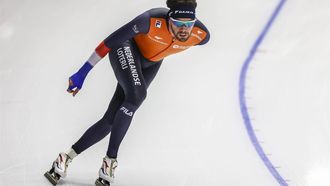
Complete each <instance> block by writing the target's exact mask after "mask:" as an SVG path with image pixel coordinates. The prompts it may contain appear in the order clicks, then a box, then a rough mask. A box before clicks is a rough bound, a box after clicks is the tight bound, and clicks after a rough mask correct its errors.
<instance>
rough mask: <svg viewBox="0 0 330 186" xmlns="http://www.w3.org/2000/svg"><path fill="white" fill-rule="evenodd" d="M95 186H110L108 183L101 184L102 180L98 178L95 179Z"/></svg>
mask: <svg viewBox="0 0 330 186" xmlns="http://www.w3.org/2000/svg"><path fill="white" fill-rule="evenodd" d="M95 186H110V183H103V182H102V179H101V178H99V179H96V181H95Z"/></svg>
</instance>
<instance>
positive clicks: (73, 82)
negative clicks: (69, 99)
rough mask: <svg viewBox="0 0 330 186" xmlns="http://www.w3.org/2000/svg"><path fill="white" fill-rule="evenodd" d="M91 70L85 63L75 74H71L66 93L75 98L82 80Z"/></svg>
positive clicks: (89, 65) (87, 63)
mask: <svg viewBox="0 0 330 186" xmlns="http://www.w3.org/2000/svg"><path fill="white" fill-rule="evenodd" d="M92 68H93V66H92V65H91V64H90V63H89V62H86V63H85V64H84V65H83V66H82V67H81V68H80V69H79V71H78V72H77V73H75V74H73V75H72V76H71V77H70V78H69V87H68V89H67V91H68V92H69V93H70V94H71V93H72V95H73V96H75V95H76V94H77V93H78V92H79V90H80V89H81V87H82V85H83V83H84V80H85V78H86V76H87V74H88V72H89V71H90V70H91V69H92Z"/></svg>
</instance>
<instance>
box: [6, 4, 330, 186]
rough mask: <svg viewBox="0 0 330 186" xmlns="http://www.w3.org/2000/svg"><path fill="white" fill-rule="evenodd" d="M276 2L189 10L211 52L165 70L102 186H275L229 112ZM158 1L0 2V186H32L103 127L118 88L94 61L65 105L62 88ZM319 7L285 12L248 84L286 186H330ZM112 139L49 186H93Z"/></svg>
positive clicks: (234, 110) (291, 7)
mask: <svg viewBox="0 0 330 186" xmlns="http://www.w3.org/2000/svg"><path fill="white" fill-rule="evenodd" d="M279 3H280V1H279V0H267V1H264V0H245V1H241V0H231V1H213V0H203V1H201V0H200V1H198V8H197V17H198V18H199V19H200V20H201V21H202V22H203V23H204V24H205V25H206V26H207V28H208V29H209V30H210V33H211V40H210V42H209V43H208V44H207V45H205V46H199V47H194V48H191V49H189V50H187V51H186V52H183V53H179V54H177V55H173V56H170V57H168V58H166V59H165V61H164V63H163V65H162V67H161V69H160V71H159V73H158V75H157V76H156V78H155V80H154V81H153V83H152V85H151V86H150V88H149V90H148V97H147V99H146V100H145V102H144V103H143V105H142V106H141V107H140V109H139V110H138V111H137V113H136V115H135V117H134V119H133V122H132V124H131V127H130V129H129V131H128V133H127V135H126V137H125V139H124V141H123V143H122V145H121V147H120V151H119V157H118V162H119V167H118V168H117V172H116V182H115V183H114V184H112V185H113V186H201V185H203V186H204V185H205V186H219V185H221V186H277V185H280V184H279V183H278V182H277V180H276V179H275V178H274V177H273V175H272V174H271V173H270V171H268V169H267V168H266V166H265V164H264V162H263V160H262V159H260V157H259V156H258V154H257V153H256V151H255V149H254V147H253V144H252V143H251V141H250V139H249V135H248V133H247V130H246V128H245V124H244V120H243V118H242V114H241V111H240V102H239V78H240V73H241V69H242V66H243V64H244V61H245V59H246V58H247V56H249V54H250V50H251V48H252V47H253V45H254V43H255V42H256V39H257V38H258V36H260V34H261V33H262V30H263V28H264V27H265V25H266V24H267V22H268V21H269V19H270V17H271V15H272V14H273V12H274V10H275V8H276V7H277V6H278V4H279ZM164 6H165V0H153V1H150V0H149V1H147V0H139V1H135V0H121V1H107V0H98V1H92V0H85V1H78V0H70V1H67V0H56V1H54V0H29V1H27V0H0V149H1V150H0V152H1V153H0V185H26V186H41V185H50V183H48V181H47V180H46V179H45V178H44V177H43V174H44V172H45V171H48V170H49V168H50V166H51V163H52V161H53V160H54V159H55V158H56V157H57V155H58V153H59V152H61V151H67V150H68V149H69V148H70V147H71V145H72V144H73V143H74V142H75V141H76V140H78V139H79V137H80V136H81V135H82V134H83V132H85V130H86V129H87V128H88V127H89V126H91V125H92V124H94V123H95V122H96V121H97V120H98V119H100V118H101V117H102V116H103V114H104V112H105V110H106V109H107V106H108V104H109V102H110V99H111V97H112V94H113V92H114V90H115V86H116V79H115V76H114V74H113V72H112V69H111V66H110V64H109V60H108V58H107V57H105V58H104V59H103V60H102V61H101V62H99V63H98V64H97V66H96V67H95V68H94V69H93V70H92V71H91V72H90V74H89V75H88V77H87V78H86V80H85V83H84V87H83V89H82V90H81V91H80V92H79V94H78V95H77V96H76V97H74V98H73V97H72V96H71V95H69V94H68V93H67V92H66V88H67V81H68V78H69V77H70V76H71V75H72V74H73V73H74V72H76V71H77V70H78V69H79V68H80V67H81V65H82V64H83V63H84V62H85V61H86V60H87V59H88V57H89V56H90V55H91V53H92V52H93V51H94V49H95V48H96V46H97V45H98V44H99V43H100V42H101V41H102V40H103V39H104V38H106V37H107V36H108V35H109V34H111V33H112V32H113V31H115V30H116V29H117V28H119V27H120V26H122V25H123V24H125V23H127V22H128V21H130V20H131V19H133V18H134V17H136V16H137V15H139V14H141V13H143V12H144V11H146V10H148V9H150V8H154V7H164ZM329 18H330V1H328V0H318V1H317V2H315V1H311V0H299V1H298V0H288V1H287V2H286V3H285V5H284V6H283V8H282V10H281V11H280V13H279V14H278V16H277V17H276V19H275V21H274V23H273V25H272V27H271V28H270V30H269V31H268V32H267V35H266V37H265V38H264V40H263V42H262V43H260V45H259V46H258V50H257V51H256V53H255V55H254V57H253V59H252V60H251V63H250V66H249V68H248V71H247V77H246V79H245V82H246V86H245V97H246V104H247V107H248V111H249V115H250V117H251V122H252V126H253V129H254V131H255V134H256V136H257V138H258V140H259V142H260V145H261V147H262V149H263V151H264V152H265V153H266V154H267V157H268V158H269V160H270V162H271V164H272V165H273V166H274V167H276V170H277V171H278V173H279V174H280V175H281V177H282V178H283V179H284V180H285V183H286V184H288V185H292V186H328V185H330V178H329V176H328V175H329V172H330V125H329V121H330V116H329V114H328V113H329V111H330V80H329V79H330V73H329V72H330V63H329V59H330V58H329V53H330V35H329V33H330V24H329ZM108 140H109V136H108V137H106V138H105V139H104V140H102V141H101V142H100V143H98V144H96V145H95V146H93V147H91V148H90V149H88V150H87V151H85V152H83V153H82V154H80V155H79V156H78V157H77V158H76V159H75V160H74V161H73V162H72V163H71V164H70V167H69V170H68V171H69V173H68V177H67V178H66V179H65V180H64V181H63V182H61V183H60V184H59V185H67V186H69V185H77V186H78V185H86V186H87V185H93V184H94V181H95V179H96V178H97V176H98V169H99V167H100V166H101V163H102V158H103V157H104V156H105V153H106V150H107V145H108Z"/></svg>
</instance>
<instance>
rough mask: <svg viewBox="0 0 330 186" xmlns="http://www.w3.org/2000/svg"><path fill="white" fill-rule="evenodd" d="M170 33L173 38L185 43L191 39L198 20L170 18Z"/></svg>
mask: <svg viewBox="0 0 330 186" xmlns="http://www.w3.org/2000/svg"><path fill="white" fill-rule="evenodd" d="M169 22H170V31H171V32H172V35H173V37H175V38H176V39H177V40H179V41H181V42H185V41H187V40H188V39H189V37H190V35H191V31H192V29H193V27H194V24H195V22H196V19H194V20H192V19H189V18H178V19H173V18H170V20H169Z"/></svg>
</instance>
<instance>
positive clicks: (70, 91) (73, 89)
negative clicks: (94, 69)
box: [67, 78, 80, 96]
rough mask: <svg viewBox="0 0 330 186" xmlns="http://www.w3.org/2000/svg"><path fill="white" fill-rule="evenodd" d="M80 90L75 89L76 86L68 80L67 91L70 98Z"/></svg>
mask: <svg viewBox="0 0 330 186" xmlns="http://www.w3.org/2000/svg"><path fill="white" fill-rule="evenodd" d="M79 90H80V88H78V87H77V85H75V84H74V83H73V81H72V80H71V78H69V87H68V89H67V91H68V92H69V93H70V94H72V96H75V95H76V94H77V93H78V92H79Z"/></svg>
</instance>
